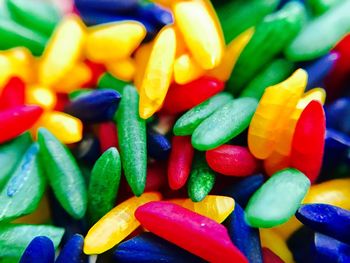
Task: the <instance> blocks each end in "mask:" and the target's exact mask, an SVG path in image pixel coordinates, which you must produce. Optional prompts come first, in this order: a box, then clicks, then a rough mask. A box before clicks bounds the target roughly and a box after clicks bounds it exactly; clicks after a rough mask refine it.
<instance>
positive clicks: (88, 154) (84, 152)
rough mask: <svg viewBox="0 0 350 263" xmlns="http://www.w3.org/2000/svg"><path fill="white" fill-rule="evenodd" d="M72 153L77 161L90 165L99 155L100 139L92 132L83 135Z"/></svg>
mask: <svg viewBox="0 0 350 263" xmlns="http://www.w3.org/2000/svg"><path fill="white" fill-rule="evenodd" d="M73 154H74V156H75V157H76V159H78V160H79V161H83V162H84V163H85V164H87V165H89V166H92V165H93V164H94V163H95V162H96V160H97V159H98V158H99V157H100V156H101V147H100V141H99V140H98V138H97V137H96V136H95V135H93V134H87V135H84V138H83V139H82V140H81V141H80V142H79V143H78V145H77V147H76V148H74V150H73Z"/></svg>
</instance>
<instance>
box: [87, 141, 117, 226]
mask: <svg viewBox="0 0 350 263" xmlns="http://www.w3.org/2000/svg"><path fill="white" fill-rule="evenodd" d="M120 176H121V164H120V157H119V153H118V150H117V149H116V148H114V147H113V148H109V149H108V150H107V151H105V152H104V153H103V154H102V155H101V157H100V158H99V159H98V160H97V161H96V163H95V165H94V167H93V169H92V171H91V176H90V182H89V189H88V212H89V216H90V219H91V222H92V223H96V222H97V221H98V220H99V219H100V218H101V217H102V216H104V215H105V214H106V213H107V212H109V211H110V210H111V209H112V208H113V207H114V205H115V200H116V198H117V193H118V189H119V183H120ZM101 193H103V194H101Z"/></svg>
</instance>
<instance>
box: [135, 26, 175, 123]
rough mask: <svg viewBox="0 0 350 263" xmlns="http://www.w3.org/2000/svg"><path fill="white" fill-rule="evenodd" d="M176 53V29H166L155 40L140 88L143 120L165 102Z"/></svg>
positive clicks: (169, 27) (140, 110) (140, 109)
mask: <svg viewBox="0 0 350 263" xmlns="http://www.w3.org/2000/svg"><path fill="white" fill-rule="evenodd" d="M175 51H176V37H175V31H174V28H173V27H171V26H168V27H165V28H163V29H162V30H161V31H160V32H159V34H158V36H157V37H156V39H155V40H154V43H153V45H152V49H151V51H150V55H149V60H148V63H147V64H146V67H145V71H144V75H143V79H142V82H141V84H140V88H139V89H140V106H139V113H140V116H141V118H143V119H147V118H149V117H151V116H152V115H153V114H154V113H155V112H156V111H157V110H159V109H160V107H161V106H162V104H163V102H164V99H165V96H166V95H167V92H168V89H169V85H170V81H171V77H172V72H173V63H174V60H175Z"/></svg>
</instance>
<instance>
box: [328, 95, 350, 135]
mask: <svg viewBox="0 0 350 263" xmlns="http://www.w3.org/2000/svg"><path fill="white" fill-rule="evenodd" d="M325 112H326V121H327V127H328V128H333V129H335V130H338V131H341V132H344V133H345V134H347V135H349V136H350V98H347V97H343V98H340V99H338V100H336V101H334V102H333V103H331V104H329V105H328V106H326V108H325Z"/></svg>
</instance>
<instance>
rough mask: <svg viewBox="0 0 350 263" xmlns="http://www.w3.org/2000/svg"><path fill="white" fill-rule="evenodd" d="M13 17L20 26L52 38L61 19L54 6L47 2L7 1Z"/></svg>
mask: <svg viewBox="0 0 350 263" xmlns="http://www.w3.org/2000/svg"><path fill="white" fill-rule="evenodd" d="M5 2H6V6H7V9H8V10H9V12H10V15H11V17H12V18H13V19H14V20H15V21H16V22H17V23H19V24H21V25H24V26H26V27H29V28H31V29H32V30H33V31H39V32H40V33H42V34H44V35H46V36H50V35H51V33H52V32H53V30H54V29H55V27H56V25H57V24H58V23H59V21H60V19H61V15H60V13H59V12H58V10H57V9H56V8H55V7H54V5H53V4H49V3H47V2H45V1H28V0H7V1H5Z"/></svg>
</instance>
